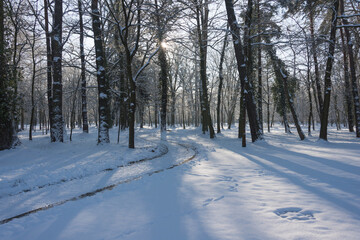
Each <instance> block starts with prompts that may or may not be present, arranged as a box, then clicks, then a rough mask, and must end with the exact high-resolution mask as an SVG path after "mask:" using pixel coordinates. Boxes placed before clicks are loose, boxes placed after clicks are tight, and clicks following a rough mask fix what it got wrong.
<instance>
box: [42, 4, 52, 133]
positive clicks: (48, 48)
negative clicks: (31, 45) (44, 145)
mask: <svg viewBox="0 0 360 240" xmlns="http://www.w3.org/2000/svg"><path fill="white" fill-rule="evenodd" d="M48 8H49V6H48V0H44V18H45V36H46V58H47V67H46V71H47V98H48V110H49V127H50V139H53V138H54V137H53V131H52V130H51V129H53V122H54V113H53V103H52V99H53V96H52V51H51V36H50V32H49V14H48Z"/></svg>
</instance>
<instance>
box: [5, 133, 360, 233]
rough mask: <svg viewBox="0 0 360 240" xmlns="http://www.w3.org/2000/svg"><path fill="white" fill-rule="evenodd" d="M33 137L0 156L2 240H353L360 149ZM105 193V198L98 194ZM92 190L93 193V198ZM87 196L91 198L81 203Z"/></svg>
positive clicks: (359, 198)
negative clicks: (133, 146) (131, 144)
mask: <svg viewBox="0 0 360 240" xmlns="http://www.w3.org/2000/svg"><path fill="white" fill-rule="evenodd" d="M96 131H97V130H96V129H91V131H90V134H89V135H86V134H83V133H81V132H80V130H77V131H75V133H74V136H73V142H68V141H67V142H66V143H64V144H60V143H56V144H55V143H49V138H48V136H43V135H41V133H37V134H35V136H34V140H33V141H32V142H29V141H28V140H27V139H26V137H27V136H26V133H21V136H20V137H21V138H22V142H23V144H22V145H21V146H20V147H18V148H17V149H14V150H6V151H2V152H0V166H1V168H0V200H1V203H2V204H1V205H0V221H3V220H4V219H9V218H12V217H14V216H17V215H20V214H23V213H26V212H29V211H32V210H34V209H39V208H46V206H50V207H49V208H46V210H42V211H37V212H34V213H31V214H28V215H27V216H24V217H20V218H16V219H11V221H8V222H6V223H5V222H3V224H1V225H0V239H142V240H143V239H154V240H155V239H156V240H161V239H179V240H180V239H196V240H199V239H204V240H205V239H206V240H208V239H360V237H359V236H360V229H359V226H360V157H359V156H360V141H359V140H358V139H355V136H354V135H353V134H351V133H348V132H347V131H346V130H343V131H336V130H333V129H331V130H330V132H329V142H323V141H318V140H317V132H315V133H313V135H314V136H316V137H310V138H308V139H307V140H305V141H299V140H298V137H297V136H296V135H286V134H284V133H283V130H282V129H281V128H277V129H273V131H272V133H266V134H265V140H264V141H261V142H258V143H255V144H251V143H249V144H248V147H247V148H242V147H241V143H240V142H239V140H238V139H237V138H236V137H237V129H236V128H234V129H233V130H224V131H223V133H222V134H218V135H217V137H216V139H214V140H210V139H208V136H207V135H202V134H200V130H199V129H189V130H188V129H187V130H183V129H180V128H179V129H171V130H170V131H169V132H168V133H167V138H166V141H164V140H160V134H159V132H158V130H154V129H141V130H139V131H138V132H137V138H136V146H137V148H136V149H128V148H127V133H122V135H121V137H120V138H121V142H120V144H116V129H113V130H112V132H111V137H112V139H111V141H112V143H111V144H109V145H104V146H97V145H96V134H97V133H96ZM99 189H103V190H101V191H100V190H99ZM98 190H99V191H98ZM87 193H91V194H87Z"/></svg>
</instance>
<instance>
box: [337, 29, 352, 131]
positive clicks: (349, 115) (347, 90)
mask: <svg viewBox="0 0 360 240" xmlns="http://www.w3.org/2000/svg"><path fill="white" fill-rule="evenodd" d="M340 33H341V42H342V50H343V57H344V60H343V61H344V82H345V90H344V95H345V102H346V110H347V120H348V127H349V132H354V116H353V111H352V110H353V102H352V99H351V92H350V89H351V88H350V81H349V66H348V57H347V51H348V50H347V48H346V44H345V38H344V31H343V29H342V28H340Z"/></svg>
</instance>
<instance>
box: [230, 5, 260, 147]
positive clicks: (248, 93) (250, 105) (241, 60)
mask: <svg viewBox="0 0 360 240" xmlns="http://www.w3.org/2000/svg"><path fill="white" fill-rule="evenodd" d="M225 4H226V11H227V16H228V24H229V26H230V30H231V32H232V37H233V44H234V49H235V57H236V61H237V67H238V71H239V76H240V80H241V85H242V86H244V95H245V104H246V108H247V112H248V118H249V124H250V131H251V139H252V141H253V142H255V141H256V140H258V139H260V138H261V131H260V127H259V125H258V123H259V122H258V117H257V111H256V104H255V99H254V95H253V87H252V85H251V83H250V82H249V79H248V76H247V71H246V67H247V66H246V61H245V57H244V50H243V47H242V44H241V39H240V28H239V25H238V23H237V20H236V16H235V12H234V4H233V2H232V0H225Z"/></svg>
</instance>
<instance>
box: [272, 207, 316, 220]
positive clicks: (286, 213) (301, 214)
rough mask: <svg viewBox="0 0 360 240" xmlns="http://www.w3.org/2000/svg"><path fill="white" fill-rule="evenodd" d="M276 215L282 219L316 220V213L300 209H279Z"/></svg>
mask: <svg viewBox="0 0 360 240" xmlns="http://www.w3.org/2000/svg"><path fill="white" fill-rule="evenodd" d="M274 213H275V214H276V215H278V216H279V217H281V218H286V219H289V220H303V221H307V220H315V217H314V211H311V210H306V211H303V210H302V209H301V208H298V207H287V208H278V209H276V210H275V211H274Z"/></svg>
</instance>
